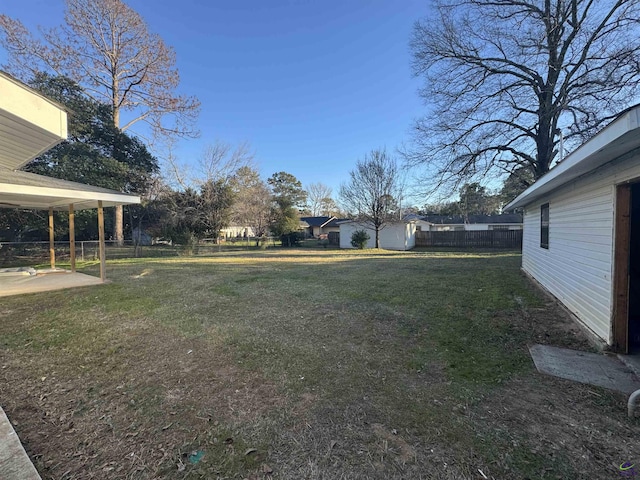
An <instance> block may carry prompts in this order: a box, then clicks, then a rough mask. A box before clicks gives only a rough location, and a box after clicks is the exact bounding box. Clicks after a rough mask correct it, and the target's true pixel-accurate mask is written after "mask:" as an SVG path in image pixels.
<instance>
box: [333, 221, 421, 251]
mask: <svg viewBox="0 0 640 480" xmlns="http://www.w3.org/2000/svg"><path fill="white" fill-rule="evenodd" d="M362 229H364V230H366V231H367V233H368V234H369V240H368V241H367V245H366V248H375V246H376V232H375V230H374V229H373V228H372V227H368V226H363V225H360V224H357V223H351V222H349V223H341V224H340V248H353V246H352V245H351V235H353V232H355V231H356V230H362ZM415 233H416V227H415V224H414V223H393V224H388V225H386V226H385V227H384V228H382V230H380V248H384V249H385V250H409V249H411V248H413V247H415V246H416V235H415Z"/></svg>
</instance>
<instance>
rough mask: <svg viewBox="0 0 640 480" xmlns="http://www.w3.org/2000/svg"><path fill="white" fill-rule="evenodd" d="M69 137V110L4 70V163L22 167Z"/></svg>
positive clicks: (0, 115) (0, 161) (0, 102)
mask: <svg viewBox="0 0 640 480" xmlns="http://www.w3.org/2000/svg"><path fill="white" fill-rule="evenodd" d="M66 138H67V112H66V111H65V110H64V107H62V106H61V105H60V104H58V103H56V102H54V101H52V100H50V99H48V98H46V97H45V96H43V95H42V94H40V93H38V92H36V91H35V90H33V89H32V88H29V87H28V86H27V85H25V84H24V83H22V82H20V81H18V80H16V79H15V78H13V77H12V76H10V75H8V74H7V73H5V72H2V71H0V166H1V167H4V168H8V169H18V168H20V167H22V166H23V165H25V164H26V163H28V162H29V161H31V160H33V159H34V158H36V157H37V156H39V155H40V154H42V153H43V152H45V151H47V150H49V149H50V148H51V147H53V146H55V145H56V144H58V143H60V142H61V141H63V140H66Z"/></svg>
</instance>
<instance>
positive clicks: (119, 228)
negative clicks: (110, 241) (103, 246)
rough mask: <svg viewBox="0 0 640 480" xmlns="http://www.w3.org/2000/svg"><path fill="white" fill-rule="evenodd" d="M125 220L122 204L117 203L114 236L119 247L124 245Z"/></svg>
mask: <svg viewBox="0 0 640 480" xmlns="http://www.w3.org/2000/svg"><path fill="white" fill-rule="evenodd" d="M123 220H124V212H123V208H122V205H116V213H115V222H114V225H113V230H114V232H113V233H114V235H113V237H114V239H115V241H116V243H117V244H118V246H119V247H121V246H123V245H124V229H123V224H124V221H123Z"/></svg>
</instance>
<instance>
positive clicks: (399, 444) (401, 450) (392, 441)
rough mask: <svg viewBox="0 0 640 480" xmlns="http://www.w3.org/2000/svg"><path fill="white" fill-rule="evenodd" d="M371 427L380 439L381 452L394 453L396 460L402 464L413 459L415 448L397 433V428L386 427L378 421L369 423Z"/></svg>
mask: <svg viewBox="0 0 640 480" xmlns="http://www.w3.org/2000/svg"><path fill="white" fill-rule="evenodd" d="M371 429H372V430H373V433H375V434H376V437H378V438H379V439H380V441H381V444H380V445H379V448H380V450H381V451H382V452H383V453H385V454H389V453H390V454H393V455H395V456H396V457H397V459H398V461H399V462H401V463H403V464H404V463H407V462H411V461H415V459H416V451H415V449H414V448H413V447H412V446H411V445H409V444H408V443H407V442H406V440H405V439H404V438H402V436H401V435H398V431H397V430H395V429H388V428H387V427H385V426H384V425H381V424H379V423H374V424H373V425H371Z"/></svg>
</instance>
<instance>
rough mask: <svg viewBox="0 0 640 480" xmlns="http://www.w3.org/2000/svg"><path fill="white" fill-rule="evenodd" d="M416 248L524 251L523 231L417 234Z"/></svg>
mask: <svg viewBox="0 0 640 480" xmlns="http://www.w3.org/2000/svg"><path fill="white" fill-rule="evenodd" d="M416 247H456V248H507V249H512V248H513V249H522V230H471V231H469V230H464V231H459V232H416Z"/></svg>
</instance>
